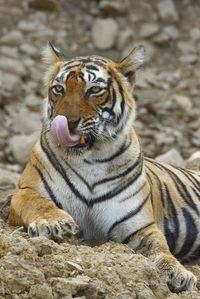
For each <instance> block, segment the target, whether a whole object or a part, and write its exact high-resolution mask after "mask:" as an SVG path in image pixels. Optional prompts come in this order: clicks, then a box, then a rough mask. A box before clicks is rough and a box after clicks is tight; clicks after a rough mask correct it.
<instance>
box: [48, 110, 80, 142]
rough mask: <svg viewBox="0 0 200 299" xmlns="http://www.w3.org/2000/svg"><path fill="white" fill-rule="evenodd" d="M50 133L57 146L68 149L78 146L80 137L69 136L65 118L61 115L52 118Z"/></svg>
mask: <svg viewBox="0 0 200 299" xmlns="http://www.w3.org/2000/svg"><path fill="white" fill-rule="evenodd" d="M51 133H52V135H53V137H54V138H55V140H56V141H57V142H58V143H59V144H61V145H65V146H69V147H70V146H74V145H76V144H78V143H79V140H80V135H70V132H69V127H68V122H67V118H66V117H65V116H63V115H57V116H56V117H55V118H54V120H53V121H52V123H51Z"/></svg>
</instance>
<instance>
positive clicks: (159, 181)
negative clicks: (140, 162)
mask: <svg viewBox="0 0 200 299" xmlns="http://www.w3.org/2000/svg"><path fill="white" fill-rule="evenodd" d="M145 167H146V168H147V169H148V171H150V172H151V173H152V174H153V176H154V177H155V178H156V183H157V185H158V191H159V193H160V199H161V202H162V206H163V208H164V207H165V197H164V192H163V185H162V182H161V180H160V178H159V176H158V175H157V174H156V173H155V172H154V171H153V170H152V169H151V168H149V167H148V166H147V165H146V164H145ZM147 176H148V173H147ZM148 179H149V181H150V183H151V185H153V181H152V180H151V177H150V175H149V176H148Z"/></svg>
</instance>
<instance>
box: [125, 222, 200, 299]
mask: <svg viewBox="0 0 200 299" xmlns="http://www.w3.org/2000/svg"><path fill="white" fill-rule="evenodd" d="M127 245H128V246H130V247H131V248H132V249H134V250H137V252H140V253H142V254H143V255H144V256H146V257H148V258H150V259H151V260H152V261H153V263H154V264H155V265H156V266H157V267H158V268H159V269H160V271H161V272H162V273H163V275H164V276H165V278H166V282H167V284H168V287H169V289H170V290H171V291H172V292H176V293H178V292H180V291H184V290H192V289H193V287H194V286H195V285H196V282H197V279H196V277H195V276H194V275H193V274H192V272H190V271H188V270H186V269H185V267H184V266H182V265H181V264H180V263H179V261H178V260H177V259H176V258H175V257H174V256H173V255H172V254H171V253H170V251H169V248H168V245H167V242H166V240H165V237H164V235H163V234H162V233H161V232H160V231H159V230H158V228H157V227H156V225H155V224H152V225H150V226H148V227H146V228H144V229H142V230H140V231H139V232H138V233H136V234H135V235H134V236H132V237H131V238H130V239H129V242H128V243H127Z"/></svg>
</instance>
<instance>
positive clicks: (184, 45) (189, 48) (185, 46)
mask: <svg viewBox="0 0 200 299" xmlns="http://www.w3.org/2000/svg"><path fill="white" fill-rule="evenodd" d="M177 48H178V49H179V50H180V51H181V52H182V53H184V54H188V53H196V52H197V49H196V47H195V46H194V45H193V44H191V43H188V42H185V41H179V42H178V43H177Z"/></svg>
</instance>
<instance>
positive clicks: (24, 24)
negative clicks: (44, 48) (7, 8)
mask: <svg viewBox="0 0 200 299" xmlns="http://www.w3.org/2000/svg"><path fill="white" fill-rule="evenodd" d="M17 27H18V29H19V30H21V31H23V32H25V33H29V32H32V31H35V29H36V23H35V22H28V21H25V20H21V21H20V22H19V23H18V26H17Z"/></svg>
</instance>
